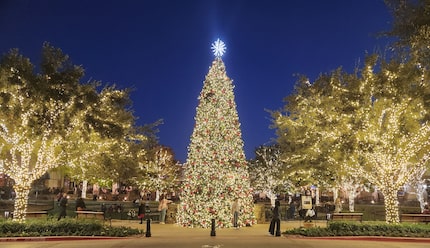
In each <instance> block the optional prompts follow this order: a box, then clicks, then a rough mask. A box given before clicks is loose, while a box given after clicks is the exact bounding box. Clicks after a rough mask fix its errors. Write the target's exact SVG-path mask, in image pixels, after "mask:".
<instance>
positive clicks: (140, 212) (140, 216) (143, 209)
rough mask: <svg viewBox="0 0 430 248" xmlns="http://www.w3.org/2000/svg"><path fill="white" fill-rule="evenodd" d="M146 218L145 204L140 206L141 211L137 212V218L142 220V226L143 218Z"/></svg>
mask: <svg viewBox="0 0 430 248" xmlns="http://www.w3.org/2000/svg"><path fill="white" fill-rule="evenodd" d="M144 217H145V205H144V204H143V202H141V203H140V205H139V210H138V211H137V218H139V219H140V224H142V223H143V218H144Z"/></svg>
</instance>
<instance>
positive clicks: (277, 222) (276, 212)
mask: <svg viewBox="0 0 430 248" xmlns="http://www.w3.org/2000/svg"><path fill="white" fill-rule="evenodd" d="M280 206H281V202H280V201H279V200H276V201H275V207H274V208H273V210H272V214H273V216H272V221H270V226H269V233H270V235H272V236H273V235H275V236H277V237H278V236H281V215H280V213H281V212H280V209H279V207H280ZM275 229H276V232H275Z"/></svg>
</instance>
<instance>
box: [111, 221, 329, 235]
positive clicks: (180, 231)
mask: <svg viewBox="0 0 430 248" xmlns="http://www.w3.org/2000/svg"><path fill="white" fill-rule="evenodd" d="M305 224H306V225H312V226H320V227H325V226H326V225H327V222H326V221H314V222H312V223H304V222H303V221H282V222H281V231H284V230H287V229H292V228H299V227H303V226H304V225H305ZM112 226H128V227H132V228H138V229H142V230H146V223H143V224H139V221H135V220H132V221H129V220H112ZM268 230H269V223H267V224H257V225H253V226H252V227H242V228H239V229H234V228H222V229H216V230H215V235H216V236H261V235H268ZM210 234H211V229H210V228H208V229H203V228H186V227H181V226H178V225H176V224H164V225H163V224H159V223H153V224H151V236H163V237H165V236H178V237H187V236H190V237H191V236H205V235H207V236H210Z"/></svg>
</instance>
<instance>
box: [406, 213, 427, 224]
mask: <svg viewBox="0 0 430 248" xmlns="http://www.w3.org/2000/svg"><path fill="white" fill-rule="evenodd" d="M400 222H414V223H419V222H424V223H426V224H427V223H429V222H430V214H401V215H400Z"/></svg>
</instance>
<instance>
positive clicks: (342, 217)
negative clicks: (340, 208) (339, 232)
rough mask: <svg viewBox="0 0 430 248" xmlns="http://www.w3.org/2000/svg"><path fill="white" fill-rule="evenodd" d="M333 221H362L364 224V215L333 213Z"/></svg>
mask: <svg viewBox="0 0 430 248" xmlns="http://www.w3.org/2000/svg"><path fill="white" fill-rule="evenodd" d="M331 220H332V221H360V222H363V213H333V214H332V215H331Z"/></svg>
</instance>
